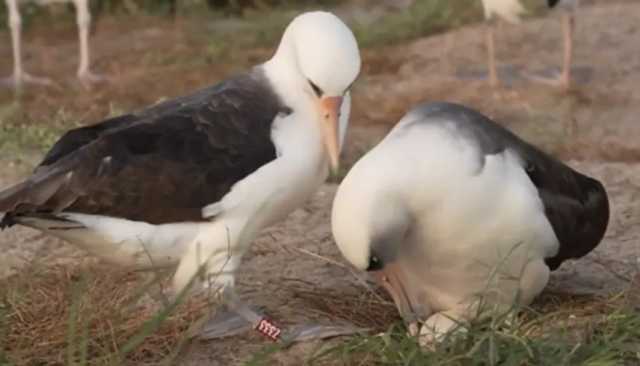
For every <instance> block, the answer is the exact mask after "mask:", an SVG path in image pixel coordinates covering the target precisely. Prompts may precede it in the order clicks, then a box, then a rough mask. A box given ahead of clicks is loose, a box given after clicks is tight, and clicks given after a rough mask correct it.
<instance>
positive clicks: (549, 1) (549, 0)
mask: <svg viewBox="0 0 640 366" xmlns="http://www.w3.org/2000/svg"><path fill="white" fill-rule="evenodd" d="M560 1H561V0H547V5H549V7H550V8H553V7H554V6H556V5H558V3H559V2H560Z"/></svg>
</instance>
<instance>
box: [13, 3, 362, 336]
mask: <svg viewBox="0 0 640 366" xmlns="http://www.w3.org/2000/svg"><path fill="white" fill-rule="evenodd" d="M359 71H360V55H359V50H358V45H357V43H356V40H355V38H354V36H353V34H352V33H351V31H350V30H349V28H348V27H347V26H346V25H345V24H344V23H343V22H342V21H340V19H338V18H337V17H336V16H334V15H332V14H330V13H325V12H311V13H305V14H303V15H300V16H298V17H297V18H295V19H294V20H293V21H292V22H291V23H290V25H289V26H288V27H287V29H286V31H285V32H284V35H283V36H282V40H281V42H280V45H279V47H278V49H277V51H276V52H275V55H274V56H273V57H272V58H271V59H270V60H269V61H267V62H265V63H263V64H261V65H258V66H256V67H254V68H253V69H252V70H251V71H249V72H247V73H244V74H241V75H238V76H236V77H233V78H231V79H228V80H226V81H224V82H222V83H220V84H218V85H214V86H211V87H208V88H205V89H202V90H200V91H198V92H196V93H193V94H191V95H187V96H184V97H180V98H177V99H174V100H170V101H167V102H164V103H161V104H158V105H155V106H152V107H149V108H147V109H144V110H142V111H140V112H137V113H132V114H126V115H123V116H119V117H116V118H111V119H108V120H106V121H103V122H101V123H98V124H96V125H93V126H88V127H83V128H78V129H74V130H71V131H69V132H67V133H66V134H65V135H64V136H63V137H62V138H61V139H60V140H58V141H57V142H56V143H55V145H54V146H53V147H52V148H51V150H50V151H49V152H48V153H47V155H46V156H45V158H44V160H43V161H42V162H41V163H40V164H39V165H38V167H37V168H36V170H35V171H34V172H33V174H32V175H31V176H29V177H27V178H26V179H25V180H24V181H23V182H20V183H18V184H16V185H15V186H13V187H10V188H8V189H6V190H4V191H2V192H0V212H4V213H5V214H4V217H3V218H2V220H1V222H0V227H7V226H11V225H14V224H18V225H24V226H29V227H32V228H35V229H38V230H41V231H44V232H46V233H49V234H51V235H54V236H57V237H59V238H62V239H64V240H67V241H69V242H70V243H73V244H75V245H78V246H79V247H81V248H85V249H86V250H88V251H89V252H91V253H93V254H95V255H97V256H100V257H102V258H104V259H106V260H108V261H111V262H113V263H117V264H120V265H125V266H132V267H135V268H140V267H142V268H145V267H163V266H164V267H177V269H176V272H175V275H174V289H175V291H176V292H179V291H182V290H183V289H186V288H189V286H190V285H191V284H192V282H194V281H195V282H196V283H197V284H198V288H199V289H201V290H206V291H211V292H212V293H214V294H220V293H223V294H225V296H227V299H228V300H229V303H230V304H231V305H232V307H234V310H235V311H237V312H238V313H239V314H240V315H242V316H243V317H244V318H245V319H246V320H248V324H247V322H246V321H245V322H244V324H241V326H247V325H248V326H254V327H255V326H257V325H258V323H259V322H261V321H262V320H263V319H262V317H261V315H259V314H256V313H255V312H253V311H252V310H251V309H249V308H248V307H246V306H244V305H242V304H241V302H239V301H238V300H237V298H236V296H235V295H234V292H233V288H234V275H235V271H236V269H237V267H238V265H239V263H240V261H241V258H242V256H243V254H244V253H245V252H246V251H247V249H248V248H249V246H250V244H251V242H252V241H253V239H254V238H255V236H256V235H257V234H258V233H259V232H260V230H261V229H263V228H265V227H267V226H270V225H272V224H274V223H275V222H278V221H279V220H281V219H283V218H284V217H286V216H287V215H288V214H289V213H290V212H291V211H292V210H294V209H295V208H297V207H299V206H301V205H302V204H303V203H304V202H305V200H306V199H307V198H308V197H309V196H310V195H311V194H313V193H314V192H315V190H316V189H317V188H318V187H319V186H320V185H321V184H322V183H323V182H324V180H325V179H326V178H327V176H328V173H329V167H330V166H331V168H332V169H334V170H335V169H338V155H339V152H340V149H341V146H342V141H343V138H344V134H345V132H346V128H347V124H348V118H349V111H350V94H349V88H350V86H351V85H352V83H353V82H354V80H355V79H356V77H357V76H358V73H359ZM198 274H199V276H197V275H198ZM217 320H219V321H220V322H221V324H223V325H220V324H219V323H216V324H213V325H212V327H211V328H210V331H209V332H208V333H207V334H208V336H210V337H215V336H223V335H227V334H228V333H229V332H235V331H236V330H237V329H235V327H237V326H238V324H237V323H233V322H231V323H230V322H227V320H228V319H223V318H220V317H219V318H217ZM232 323H233V327H234V329H227V328H226V326H227V325H229V324H232ZM216 325H220V326H219V327H218V326H216ZM314 329H316V330H319V331H321V329H319V328H314ZM331 331H332V332H334V331H335V328H332V330H331ZM312 333H313V332H312ZM308 334H309V332H307V333H305V335H308Z"/></svg>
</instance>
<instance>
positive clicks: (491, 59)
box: [486, 22, 500, 87]
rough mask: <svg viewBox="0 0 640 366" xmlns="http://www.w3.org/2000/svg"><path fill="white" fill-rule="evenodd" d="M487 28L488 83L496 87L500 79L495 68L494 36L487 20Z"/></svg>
mask: <svg viewBox="0 0 640 366" xmlns="http://www.w3.org/2000/svg"><path fill="white" fill-rule="evenodd" d="M486 27H487V30H486V38H487V39H486V41H487V57H488V60H487V61H488V67H489V84H490V85H491V86H492V87H497V86H499V85H500V81H499V80H498V71H497V68H496V50H495V36H494V32H493V27H494V26H493V23H492V22H487V25H486Z"/></svg>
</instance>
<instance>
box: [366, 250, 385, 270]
mask: <svg viewBox="0 0 640 366" xmlns="http://www.w3.org/2000/svg"><path fill="white" fill-rule="evenodd" d="M382 267H384V264H383V263H382V261H381V260H380V258H378V256H377V255H375V254H372V255H371V257H369V267H367V271H379V270H381V269H382Z"/></svg>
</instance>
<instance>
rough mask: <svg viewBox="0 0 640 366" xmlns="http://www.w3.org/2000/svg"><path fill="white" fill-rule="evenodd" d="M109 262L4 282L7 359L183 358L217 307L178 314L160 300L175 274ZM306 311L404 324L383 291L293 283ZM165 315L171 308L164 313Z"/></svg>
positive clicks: (0, 302) (0, 337) (362, 322)
mask: <svg viewBox="0 0 640 366" xmlns="http://www.w3.org/2000/svg"><path fill="white" fill-rule="evenodd" d="M149 278H150V276H145V275H144V274H143V273H140V272H126V271H123V270H121V269H120V270H118V269H113V268H112V267H110V266H108V265H107V264H101V263H92V264H91V265H90V266H88V265H87V264H86V263H85V264H83V265H80V264H78V265H71V266H69V265H67V266H58V265H56V266H51V267H43V268H25V269H23V270H22V271H21V272H19V273H17V274H15V275H13V276H11V277H8V278H5V279H3V280H1V281H0V347H1V348H0V361H2V360H3V358H4V359H5V360H7V361H9V362H11V363H12V364H14V365H38V364H39V365H42V364H46V365H63V364H71V363H75V362H79V360H82V361H83V362H84V360H86V361H87V363H88V364H90V365H102V364H114V363H115V364H122V363H124V364H135V365H145V364H158V363H160V362H163V361H164V362H166V361H167V360H168V359H171V358H172V357H175V356H177V354H178V353H179V352H180V350H182V349H184V346H185V345H187V344H188V340H189V336H188V334H190V331H191V330H192V329H193V327H195V326H197V324H200V323H201V321H202V319H205V318H206V317H207V316H209V315H210V311H211V309H215V308H216V305H217V304H214V303H212V300H211V299H210V298H208V297H206V296H205V295H195V296H188V297H185V298H184V299H183V301H180V303H179V305H178V306H176V307H175V308H174V309H171V311H169V310H168V308H167V307H166V306H165V305H163V301H161V300H162V299H161V298H160V297H155V296H153V297H152V296H151V295H152V294H158V295H159V294H161V292H160V289H161V287H162V286H165V285H167V279H168V278H169V276H166V275H160V276H158V277H157V278H155V279H152V280H150V279H149ZM283 286H288V287H289V288H287V289H286V290H287V292H288V293H290V294H292V295H293V296H295V297H296V298H297V299H298V301H299V302H301V303H302V304H304V307H305V311H308V312H309V314H310V315H313V314H315V315H317V316H319V317H322V318H325V319H331V320H332V321H334V320H335V321H336V322H349V323H351V324H353V325H356V326H358V327H362V328H366V329H371V330H372V331H382V330H385V329H387V328H388V327H389V325H390V324H393V323H395V322H398V321H399V317H398V314H397V311H396V309H395V306H394V305H393V302H392V301H390V299H389V298H388V297H387V295H386V293H383V292H381V291H375V292H374V291H362V292H361V293H360V294H359V296H353V295H352V294H350V295H348V296H345V294H344V293H342V292H340V291H339V290H335V291H333V290H330V289H326V288H323V289H320V288H314V287H312V285H310V284H307V285H305V284H299V283H298V284H291V283H289V284H287V283H284V284H283ZM163 312H166V313H165V314H163Z"/></svg>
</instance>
